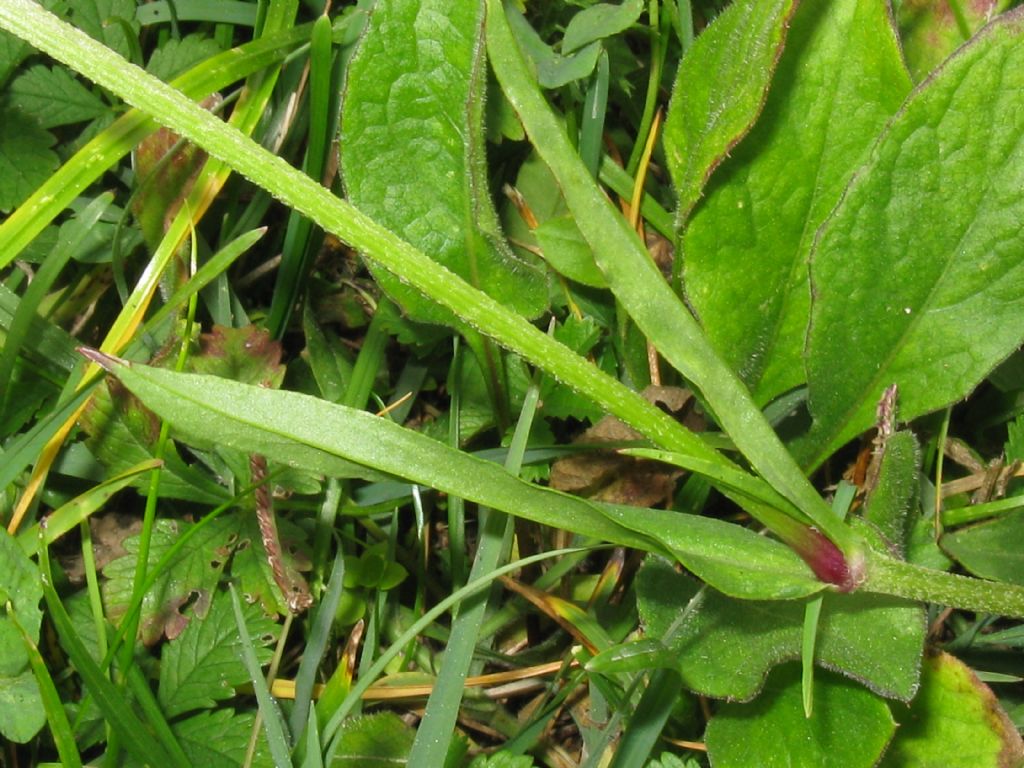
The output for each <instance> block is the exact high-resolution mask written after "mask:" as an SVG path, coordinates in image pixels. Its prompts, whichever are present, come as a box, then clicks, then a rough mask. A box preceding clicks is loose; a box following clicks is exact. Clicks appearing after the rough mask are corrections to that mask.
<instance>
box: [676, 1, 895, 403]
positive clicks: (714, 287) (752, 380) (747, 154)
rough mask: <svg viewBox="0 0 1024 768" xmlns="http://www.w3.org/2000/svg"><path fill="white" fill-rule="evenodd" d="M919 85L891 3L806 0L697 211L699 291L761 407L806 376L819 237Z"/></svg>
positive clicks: (692, 249)
mask: <svg viewBox="0 0 1024 768" xmlns="http://www.w3.org/2000/svg"><path fill="white" fill-rule="evenodd" d="M910 87H911V83H910V77H909V76H908V75H907V72H906V69H905V68H904V66H903V61H902V59H901V56H900V51H899V43H898V41H897V39H896V35H895V32H894V30H893V29H892V25H891V20H890V16H889V11H888V8H887V6H886V4H885V3H883V2H880V0H879V1H875V0H872V2H862V1H861V0H837V2H830V3H805V4H803V5H802V6H801V7H800V10H799V11H798V12H797V13H796V15H795V16H794V17H793V24H792V27H791V28H790V30H789V35H788V37H787V40H786V49H785V52H784V53H783V55H782V59H781V60H780V61H779V66H778V71H777V73H776V76H775V80H774V85H773V86H772V89H771V91H770V93H769V94H768V100H767V101H766V102H765V106H764V111H763V112H762V113H761V116H760V117H759V118H758V121H757V124H756V125H755V126H754V127H753V129H752V130H751V131H750V134H749V135H748V136H747V137H746V138H745V139H744V140H743V141H742V142H741V143H740V145H739V146H738V147H737V148H736V150H735V151H734V152H733V154H732V156H731V157H730V158H729V159H728V160H726V161H725V162H724V163H723V164H722V165H721V167H720V168H719V169H718V170H717V171H716V173H715V174H714V176H713V177H712V178H711V181H710V183H709V184H708V187H707V189H706V196H705V197H704V199H703V200H702V201H701V203H700V204H699V205H698V206H697V208H696V209H695V210H694V211H693V214H692V217H691V219H690V221H689V222H688V224H687V229H686V231H685V233H684V235H683V251H684V253H685V258H684V263H683V269H684V285H685V288H686V294H687V297H688V299H689V301H690V304H691V305H692V306H693V307H694V309H695V310H696V311H697V314H698V315H699V316H700V319H701V321H702V323H703V325H704V329H705V331H707V334H708V337H709V338H710V339H711V342H712V343H713V344H714V346H715V348H716V349H718V351H719V353H720V354H721V355H722V356H723V357H724V358H725V359H726V361H727V362H728V363H730V364H731V365H732V367H733V369H734V370H736V371H737V372H739V373H740V375H741V377H742V378H743V379H744V381H745V382H746V383H747V385H748V386H749V387H750V388H751V391H752V392H753V393H754V397H755V399H756V400H757V401H758V402H759V403H766V402H768V401H769V400H771V399H772V398H773V397H775V396H776V395H779V394H780V393H782V392H784V391H786V390H788V389H791V388H793V387H795V386H799V385H800V384H803V383H804V380H805V376H804V365H803V356H802V355H803V349H804V338H805V336H806V333H807V321H808V316H809V314H810V306H811V294H810V289H809V287H808V282H807V281H808V278H807V255H808V253H809V252H810V249H811V245H812V243H813V240H814V233H815V232H816V231H817V229H818V227H819V226H820V224H821V222H822V221H823V220H824V219H825V217H826V216H827V215H828V214H829V212H830V211H831V210H832V209H833V208H834V207H835V205H836V203H837V202H838V201H839V197H840V195H841V194H842V191H843V188H844V187H845V186H846V184H847V182H848V181H849V179H850V176H851V175H852V174H853V171H854V170H855V169H856V168H857V166H858V164H859V163H860V162H861V161H862V159H863V157H864V155H865V154H866V153H867V151H868V148H869V147H870V145H871V144H872V143H873V141H874V139H875V137H876V136H877V135H878V133H879V132H880V131H881V130H882V128H883V127H884V126H885V123H886V121H887V120H888V119H889V118H890V117H892V115H893V114H894V113H895V112H896V110H897V109H898V108H899V106H900V104H901V103H902V102H903V100H904V98H906V96H907V94H908V93H909V92H910Z"/></svg>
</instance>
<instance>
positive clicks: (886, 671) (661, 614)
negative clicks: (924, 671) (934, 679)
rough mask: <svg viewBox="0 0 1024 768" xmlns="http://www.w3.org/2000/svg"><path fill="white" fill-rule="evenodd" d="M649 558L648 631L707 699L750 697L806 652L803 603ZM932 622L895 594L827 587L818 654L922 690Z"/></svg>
mask: <svg viewBox="0 0 1024 768" xmlns="http://www.w3.org/2000/svg"><path fill="white" fill-rule="evenodd" d="M698 588H699V585H698V584H697V583H696V582H694V581H693V580H691V579H689V578H687V577H686V576H684V575H682V574H679V573H677V572H676V571H675V570H674V569H673V568H671V566H670V565H669V564H668V563H667V562H666V561H664V560H661V559H659V558H654V557H648V558H647V560H646V561H645V564H644V567H643V568H642V569H641V571H640V575H639V577H638V582H637V601H638V607H639V609H640V616H641V619H642V620H643V622H644V626H645V633H646V635H647V637H648V638H651V639H655V640H659V641H660V642H661V643H663V644H664V645H665V646H666V647H668V648H669V649H670V650H671V651H672V653H673V654H674V656H675V658H676V663H677V665H678V668H679V669H680V671H681V672H682V674H683V681H684V684H685V685H686V686H687V687H688V688H690V689H691V690H693V691H695V692H697V693H701V694H703V695H706V696H712V697H716V698H727V699H734V700H749V699H751V698H752V697H753V696H754V695H756V694H757V692H758V691H759V690H760V689H761V686H762V684H763V683H764V680H765V677H766V676H767V674H768V672H769V671H770V670H771V669H772V668H773V667H774V666H776V665H777V664H779V663H781V662H784V661H790V660H795V659H799V658H800V652H801V637H802V631H803V620H804V603H803V601H792V602H782V603H780V602H770V603H769V602H758V601H742V602H741V601H738V600H733V599H730V598H728V597H725V596H724V595H721V594H719V593H718V592H715V591H712V590H708V589H705V590H703V591H700V592H699V591H698ZM924 633H925V624H924V620H923V614H922V611H921V609H920V608H918V607H916V606H913V605H911V604H910V603H906V602H902V601H899V600H895V599H893V598H887V597H879V596H875V595H866V594H861V593H854V594H849V595H838V594H826V595H825V599H824V605H823V607H822V612H821V616H820V618H819V624H818V638H817V646H816V653H815V660H816V661H817V663H818V664H819V665H820V666H824V667H826V668H828V669H831V670H835V671H838V672H841V673H843V674H844V675H846V676H848V677H852V678H854V679H856V680H859V681H860V682H862V683H864V684H865V685H867V686H868V687H869V688H871V689H872V690H874V691H876V692H878V693H880V694H882V695H884V696H889V697H894V698H898V699H902V700H905V701H906V700H909V699H910V698H911V697H912V696H913V695H914V692H915V691H916V689H917V678H918V672H919V665H920V660H921V652H922V648H923V645H924Z"/></svg>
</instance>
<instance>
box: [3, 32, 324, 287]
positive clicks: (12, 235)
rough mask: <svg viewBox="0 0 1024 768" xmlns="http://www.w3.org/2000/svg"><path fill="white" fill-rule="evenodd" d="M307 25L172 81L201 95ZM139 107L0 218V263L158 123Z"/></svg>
mask: <svg viewBox="0 0 1024 768" xmlns="http://www.w3.org/2000/svg"><path fill="white" fill-rule="evenodd" d="M310 28H311V25H309V24H304V25H302V26H299V27H295V28H293V29H290V30H287V31H285V32H281V33H278V34H275V35H272V36H268V37H266V38H262V39H259V40H254V41H253V42H251V43H246V44H244V45H241V46H239V47H238V48H234V49H232V50H229V51H225V52H224V53H221V54H219V55H218V56H214V57H213V58H211V59H209V60H207V61H204V62H202V63H201V64H197V65H196V66H195V67H193V68H192V69H190V70H189V71H188V72H186V73H185V74H183V75H181V76H180V77H178V78H176V79H175V80H173V81H172V83H173V85H174V86H175V87H177V88H180V89H181V90H182V92H183V93H184V94H186V95H187V96H188V97H189V98H192V99H195V100H196V101H200V100H202V99H203V98H205V97H206V96H209V95H210V94H211V93H214V92H215V91H219V90H220V89H222V88H225V87H227V86H228V85H230V84H231V83H233V82H235V81H236V80H240V79H241V78H243V77H246V76H248V75H250V74H251V73H252V72H255V71H257V70H259V69H262V68H264V67H268V66H271V65H272V64H274V63H276V62H280V61H281V60H283V59H284V58H285V56H286V55H287V54H288V53H290V52H291V51H292V50H294V49H295V47H296V46H298V45H300V44H301V43H303V42H304V41H305V40H308V39H309V31H310ZM157 127H158V126H157V124H156V123H154V122H153V120H152V119H151V118H150V117H149V116H148V115H147V114H146V113H145V112H143V111H141V110H138V109H133V110H130V111H128V112H126V113H125V114H124V115H122V116H121V117H119V118H118V119H117V120H116V121H114V123H113V124H112V125H111V126H110V127H109V128H107V129H105V130H104V131H102V132H101V133H100V134H98V135H97V136H95V137H94V138H93V139H92V140H90V141H89V143H88V144H86V145H85V146H84V147H82V149H80V150H79V151H78V152H76V153H75V155H74V156H73V157H72V158H71V159H70V160H68V161H67V162H66V163H65V164H64V165H63V166H61V167H60V168H59V169H58V170H57V172H56V173H54V174H53V175H52V176H51V177H50V178H49V179H47V181H46V183H45V184H43V185H42V186H41V187H40V188H39V189H37V190H36V191H35V192H33V193H32V195H31V196H30V197H29V198H28V200H26V201H25V202H24V203H23V204H22V205H21V206H19V207H18V209H17V210H16V211H15V212H14V213H12V214H11V215H10V216H9V217H8V218H7V219H6V220H4V222H3V224H0V269H2V268H3V267H5V266H7V265H8V264H10V263H11V261H13V260H14V259H16V258H17V257H18V254H20V253H21V251H22V250H23V249H24V248H25V246H26V245H28V244H29V243H30V242H32V240H33V238H35V236H36V235H38V234H39V233H40V232H41V231H42V230H43V228H44V227H46V226H47V225H48V224H49V223H50V222H51V221H53V220H54V219H55V218H56V217H57V215H58V214H59V213H60V212H61V211H63V210H64V209H65V208H66V207H67V206H68V204H69V203H71V201H72V200H74V199H75V198H76V197H78V196H79V195H80V194H81V193H82V192H83V191H84V190H85V189H86V187H88V186H89V185H90V184H92V183H93V182H94V181H96V179H98V178H99V177H100V176H102V175H103V174H104V173H105V172H106V171H107V170H109V169H110V168H111V167H113V165H114V164H115V163H116V162H117V161H118V160H120V159H121V158H122V157H124V155H126V154H128V152H130V151H131V150H132V148H133V147H134V146H135V145H136V144H138V143H139V142H140V141H142V139H144V138H145V137H146V136H148V135H149V134H150V133H152V132H153V131H155V130H156V129H157Z"/></svg>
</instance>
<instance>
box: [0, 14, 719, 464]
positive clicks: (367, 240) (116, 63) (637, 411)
mask: <svg viewBox="0 0 1024 768" xmlns="http://www.w3.org/2000/svg"><path fill="white" fill-rule="evenodd" d="M0 26H2V27H3V28H5V29H8V30H10V31H12V32H14V33H15V34H17V35H18V36H19V37H23V38H24V39H26V40H28V41H30V42H31V43H32V44H33V45H36V46H38V47H39V48H41V49H42V50H45V51H46V52H47V53H49V54H50V55H52V56H54V57H55V58H58V59H60V60H62V61H65V62H66V63H68V64H69V65H70V66H72V67H73V68H74V69H76V71H79V72H81V73H82V74H85V75H86V76H88V77H90V78H91V79H93V80H95V81H96V82H98V83H101V84H102V85H103V86H104V87H106V88H109V89H110V90H112V91H113V92H115V93H118V94H119V95H121V96H122V97H124V98H125V99H126V100H127V101H128V102H129V103H133V104H136V105H138V106H141V107H142V108H144V109H146V110H147V111H149V112H150V113H152V114H153V115H154V117H155V118H157V119H158V120H160V121H161V122H162V123H165V124H166V125H168V126H169V127H171V128H173V129H174V130H175V131H176V132H178V133H180V134H181V135H183V136H186V137H187V138H188V139H190V140H191V141H193V142H195V143H196V144H198V145H200V146H202V147H203V148H204V149H206V150H207V151H208V152H209V153H210V154H211V155H213V156H215V157H220V158H223V159H225V160H226V161H228V162H229V163H230V164H231V165H232V166H233V167H234V168H235V169H236V170H238V171H240V172H241V173H243V174H245V175H246V176H248V177H249V178H250V179H252V180H253V181H255V182H256V183H258V184H259V185H260V186H262V187H263V188H264V189H266V190H268V191H270V192H272V193H273V194H274V195H275V196H276V197H278V198H280V199H281V200H282V201H284V202H286V203H287V204H289V205H291V206H293V207H294V208H296V209H298V210H300V211H302V212H303V213H305V214H306V215H308V216H309V217H310V218H311V219H313V220H314V221H316V222H317V223H318V224H319V225H320V226H322V227H323V228H324V229H326V230H328V231H330V232H333V233H335V234H336V235H338V236H339V237H341V238H342V239H343V240H345V241H346V242H348V243H350V244H352V245H353V246H355V247H357V248H358V249H359V250H360V251H362V252H363V253H364V254H366V255H367V256H368V257H369V258H371V259H373V260H374V261H377V262H379V263H380V264H382V265H384V266H386V267H388V269H390V270H392V271H393V272H395V273H396V274H400V275H401V276H402V277H403V279H405V280H406V281H408V282H409V284H410V285H415V286H416V287H417V288H418V289H419V290H421V291H422V292H423V293H424V294H426V295H429V296H430V297H431V298H433V299H434V300H435V301H437V302H438V303H441V304H444V305H445V306H447V307H448V308H449V309H451V310H452V311H454V312H456V313H457V314H459V315H460V316H462V317H463V318H465V319H466V320H467V321H468V322H469V323H471V324H472V325H473V326H475V327H476V328H478V329H479V330H481V331H482V332H484V333H486V334H488V335H489V336H492V337H493V338H495V339H496V340H498V341H499V342H500V343H501V344H502V345H503V346H506V347H507V348H509V349H511V350H513V351H514V352H517V353H519V354H520V355H522V356H523V357H525V358H526V359H527V360H530V361H532V362H533V363H534V364H536V365H538V366H539V367H541V368H543V369H544V370H546V371H548V372H549V373H551V374H552V375H553V376H555V377H556V378H557V379H559V380H561V381H563V382H566V383H568V384H570V385H571V386H572V387H574V388H575V389H576V390H578V391H579V392H580V393H582V394H583V395H585V396H586V397H589V398H590V399H592V400H593V401H594V402H596V403H598V404H599V405H600V406H602V407H603V408H604V409H606V410H607V411H608V412H610V413H613V414H615V415H616V416H618V417H619V418H621V419H622V420H623V421H625V422H626V423H628V424H630V425H632V426H633V427H634V428H636V429H637V430H638V431H640V432H641V433H643V434H645V435H646V436H648V437H649V438H650V439H651V440H653V441H654V442H655V443H656V444H658V445H660V446H662V447H664V448H667V449H670V450H675V451H683V452H689V453H693V454H695V455H699V456H703V457H705V458H707V459H708V460H710V461H717V462H722V463H730V462H728V460H727V459H726V458H725V457H723V456H721V455H720V454H718V453H717V452H716V451H714V450H712V449H711V448H709V447H708V446H707V445H706V444H705V443H704V441H703V440H701V439H700V438H699V437H698V436H696V435H694V434H693V433H692V432H689V431H688V430H686V429H684V428H682V427H680V425H679V424H678V423H676V422H675V421H674V420H673V419H672V418H670V417H669V416H667V415H666V414H664V413H663V412H662V411H660V410H659V409H658V408H656V407H655V406H653V405H651V404H650V403H649V402H647V401H646V400H644V399H643V398H642V397H640V396H639V395H638V394H637V393H636V392H633V391H631V390H629V389H628V388H627V387H625V386H623V385H622V384H620V383H619V382H617V381H616V380H614V379H612V378H611V377H609V376H607V375H605V374H603V373H601V371H600V370H599V369H597V367H596V366H594V365H593V364H592V363H590V362H589V361H587V360H585V359H583V358H582V357H580V356H579V355H576V354H574V353H573V352H572V351H571V350H569V349H568V348H567V347H565V346H564V345H562V344H560V343H558V342H557V341H555V340H554V339H552V338H550V337H549V336H548V335H546V334H544V333H543V332H541V331H539V330H538V329H537V328H535V327H534V326H533V325H532V324H530V323H529V322H527V321H526V320H524V319H523V318H521V317H519V316H517V315H515V314H513V313H511V312H509V311H508V310H506V309H505V308H504V307H502V306H501V305H500V304H499V303H498V302H496V301H494V300H493V299H490V298H488V297H487V296H485V295H483V294H482V293H481V292H480V291H477V290H476V289H474V288H472V287H471V286H470V285H469V284H467V283H466V282H465V281H463V280H461V279H460V278H458V277H456V276H455V275H453V274H452V273H451V272H449V271H447V270H446V269H444V268H443V267H441V266H439V265H437V264H436V263H434V262H433V261H432V260H431V259H429V258H428V257H427V256H425V255H424V254H423V253H422V252H420V251H418V250H417V249H415V248H413V247H411V246H410V245H409V244H408V243H406V242H404V241H402V240H401V239H400V238H398V237H397V236H395V235H394V234H393V233H391V232H389V231H387V230H386V229H384V228H382V227H380V226H379V225H377V224H375V223H374V222H373V221H371V220H370V219H369V218H367V217H366V216H364V215H363V214H361V213H359V212H358V211H357V210H355V209H354V208H353V207H352V206H351V205H348V204H347V203H345V202H344V201H342V200H339V199H337V198H336V197H334V196H333V195H332V194H331V193H330V192H329V191H328V190H326V189H324V188H323V187H321V186H320V185H318V184H316V183H315V182H313V181H312V180H311V179H309V178H308V177H307V176H305V175H304V174H302V173H301V172H300V171H298V170H296V169H295V168H292V167H291V166H290V165H288V164H287V163H286V162H285V161H283V160H282V159H280V158H277V157H274V156H273V155H271V154H269V153H268V152H267V151H266V150H264V149H263V148H261V147H260V146H258V145H257V144H255V143H254V142H252V141H251V140H249V139H248V138H246V137H244V136H242V135H241V134H240V133H238V132H237V131H235V130H232V129H231V128H230V127H227V126H225V125H224V124H223V123H222V122H221V121H220V120H218V119H217V118H216V117H215V116H214V115H211V114H210V113H208V112H207V111H206V110H203V109H202V108H200V107H198V106H197V105H196V104H194V103H192V102H191V101H189V100H188V99H186V98H184V97H183V96H182V95H181V94H180V93H178V92H177V91H175V90H174V89H172V88H170V87H168V86H167V85H166V84H164V83H161V82H159V81H158V80H155V79H154V78H151V77H149V76H148V75H146V74H145V73H143V72H141V71H139V70H137V69H133V68H130V67H128V66H127V65H126V64H125V62H124V61H123V59H121V58H120V57H119V56H117V55H116V54H115V53H113V52H112V51H110V50H108V49H107V48H105V47H103V46H102V45H100V44H98V43H96V42H95V41H94V40H92V39H90V38H89V37H87V36H86V35H83V34H81V33H80V32H79V31H78V30H76V29H74V28H72V27H69V26H68V25H66V24H63V23H62V22H61V21H60V20H59V19H57V18H56V17H54V16H53V15H51V14H49V13H47V12H46V11H43V10H42V9H40V8H39V7H38V6H36V5H35V4H34V3H32V2H30V1H29V0H11V2H9V3H5V4H3V5H0ZM0 242H2V241H0Z"/></svg>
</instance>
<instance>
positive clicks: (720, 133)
mask: <svg viewBox="0 0 1024 768" xmlns="http://www.w3.org/2000/svg"><path fill="white" fill-rule="evenodd" d="M795 8H796V2H795V0H743V1H742V2H736V3H733V4H732V5H730V6H729V7H728V8H727V9H726V10H725V11H723V12H722V13H721V14H719V16H718V18H716V19H715V20H714V21H713V22H712V23H711V25H710V26H709V27H708V28H707V29H706V30H704V32H703V33H702V34H701V35H700V36H699V37H697V39H696V40H695V41H694V42H693V45H691V46H690V48H689V49H688V50H687V52H686V55H685V56H684V57H683V60H682V61H681V62H680V64H679V72H678V74H677V75H676V82H675V86H674V88H673V92H672V101H671V103H670V104H669V107H668V116H667V117H666V118H665V132H664V135H663V137H662V142H663V143H664V145H665V156H666V160H667V162H668V168H669V171H670V172H671V173H672V180H673V181H674V182H675V185H676V194H677V195H678V198H679V209H678V216H679V221H678V223H679V224H682V223H683V222H684V221H685V220H686V218H687V217H688V216H689V214H690V211H691V210H692V209H693V206H694V205H696V204H697V201H698V200H699V199H700V195H701V190H702V188H703V187H704V183H705V182H706V181H707V179H708V177H709V176H710V175H711V172H712V171H713V170H714V169H715V168H716V167H717V166H718V165H719V163H721V162H722V161H723V160H724V159H725V156H726V154H727V153H728V151H729V150H730V149H731V148H732V147H733V146H735V145H736V143H737V142H738V141H739V140H740V138H741V137H742V136H743V135H744V134H745V133H746V132H747V131H748V130H750V126H751V125H752V124H753V122H754V120H756V119H757V115H758V113H759V112H760V111H761V106H762V105H763V103H764V99H765V93H766V92H767V90H768V84H769V82H770V80H771V76H772V72H773V71H774V70H775V65H776V63H777V62H778V59H779V54H780V52H781V51H782V46H783V44H784V42H785V37H786V25H787V24H788V22H789V19H790V17H791V16H792V15H793V12H794V10H795Z"/></svg>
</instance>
